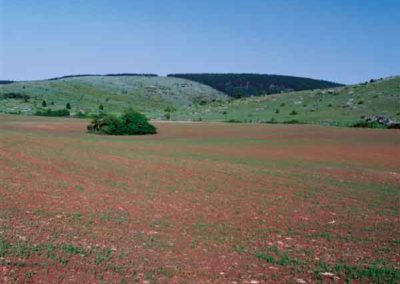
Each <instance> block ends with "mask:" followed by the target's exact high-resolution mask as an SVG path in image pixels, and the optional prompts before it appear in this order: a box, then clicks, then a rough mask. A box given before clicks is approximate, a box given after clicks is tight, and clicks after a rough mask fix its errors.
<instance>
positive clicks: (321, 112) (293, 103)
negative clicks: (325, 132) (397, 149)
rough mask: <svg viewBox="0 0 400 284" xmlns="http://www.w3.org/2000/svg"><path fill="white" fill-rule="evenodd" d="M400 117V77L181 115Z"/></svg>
mask: <svg viewBox="0 0 400 284" xmlns="http://www.w3.org/2000/svg"><path fill="white" fill-rule="evenodd" d="M374 115H382V116H385V117H388V118H391V119H393V120H397V121H398V120H400V77H393V78H388V79H383V80H378V81H374V82H369V83H363V84H359V85H353V86H344V87H338V88H333V89H327V90H313V91H301V92H290V93H282V94H276V95H265V96H260V97H251V98H243V99H239V100H233V101H231V102H229V103H227V104H225V105H218V104H215V103H214V104H212V105H210V106H204V107H202V108H201V109H196V110H194V112H193V113H192V116H188V117H181V119H190V118H193V116H195V119H199V118H201V120H231V121H240V122H288V121H291V120H297V121H299V122H303V123H317V124H327V125H343V126H346V125H351V124H354V123H355V122H357V121H359V120H360V119H361V117H363V116H374Z"/></svg>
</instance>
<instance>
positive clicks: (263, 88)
mask: <svg viewBox="0 0 400 284" xmlns="http://www.w3.org/2000/svg"><path fill="white" fill-rule="evenodd" d="M168 76H169V77H174V78H183V79H188V80H192V81H196V82H199V83H202V84H205V85H208V86H210V87H213V88H214V89H216V90H219V91H221V92H224V93H226V94H227V95H229V96H230V97H233V98H242V97H249V96H262V95H268V94H277V93H281V92H284V91H287V92H289V91H302V90H312V89H324V88H333V87H338V86H343V85H342V84H337V83H333V82H329V81H323V80H315V79H310V78H303V77H295V76H284V75H268V74H248V73H239V74H235V73H227V74H213V73H200V74H170V75H168Z"/></svg>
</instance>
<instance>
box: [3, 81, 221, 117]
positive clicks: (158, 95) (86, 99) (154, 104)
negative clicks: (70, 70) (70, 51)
mask: <svg viewBox="0 0 400 284" xmlns="http://www.w3.org/2000/svg"><path fill="white" fill-rule="evenodd" d="M228 99H229V98H228V96H226V95H225V94H223V93H221V92H218V91H217V90H215V89H213V88H211V87H209V86H206V85H203V84H200V83H197V82H193V81H188V80H185V79H179V78H167V77H154V76H115V75H113V76H78V77H68V78H61V79H56V80H43V81H25V82H15V83H11V84H6V85H1V86H0V112H5V113H20V114H33V113H35V112H36V111H37V110H39V109H41V108H42V102H43V100H45V101H46V105H47V107H48V108H51V109H62V108H64V107H65V106H66V104H67V103H70V105H71V107H72V108H71V112H78V111H82V112H85V113H96V112H98V110H99V106H100V105H102V106H103V107H104V109H105V110H106V111H108V112H120V111H121V110H122V109H124V108H126V107H128V106H131V107H133V108H135V109H136V110H138V111H141V112H144V113H145V114H147V115H148V116H149V117H151V118H159V117H162V116H163V114H164V109H165V108H166V107H174V108H176V109H181V108H186V107H189V106H193V105H195V104H207V103H210V102H212V101H214V102H215V101H218V102H219V103H223V102H226V101H227V100H228Z"/></svg>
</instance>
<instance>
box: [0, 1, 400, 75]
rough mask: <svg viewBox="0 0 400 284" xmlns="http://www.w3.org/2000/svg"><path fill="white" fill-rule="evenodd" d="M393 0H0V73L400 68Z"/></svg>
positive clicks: (398, 11) (397, 7) (385, 71)
mask: <svg viewBox="0 0 400 284" xmlns="http://www.w3.org/2000/svg"><path fill="white" fill-rule="evenodd" d="M399 50H400V1H398V0H381V1H376V0H362V1H361V0H332V1H321V0H302V1H297V0H287V1H284V0H275V1H269V0H202V1H200V0H199V1H197V0H193V1H188V0H168V1H166V0H146V1H144V0H141V1H136V0H113V1H109V0H85V1H83V0H81V1H79V0H59V1H54V0H12V1H9V0H0V79H13V80H32V79H44V78H49V77H56V76H62V75H69V74H83V73H96V74H99V73H123V72H130V73H158V74H161V75H165V74H168V73H189V72H193V73H198V72H250V73H267V74H285V75H295V76H303V77H312V78H317V79H326V80H332V81H336V82H340V83H358V82H361V81H365V80H368V79H370V78H379V77H386V76H390V75H398V74H400V53H399Z"/></svg>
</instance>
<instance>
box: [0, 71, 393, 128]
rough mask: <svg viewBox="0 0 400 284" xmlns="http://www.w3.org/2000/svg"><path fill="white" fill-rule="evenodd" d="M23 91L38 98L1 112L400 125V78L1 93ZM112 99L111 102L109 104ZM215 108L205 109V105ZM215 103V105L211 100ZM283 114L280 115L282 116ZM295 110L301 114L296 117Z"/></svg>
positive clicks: (1, 107) (165, 83)
mask: <svg viewBox="0 0 400 284" xmlns="http://www.w3.org/2000/svg"><path fill="white" fill-rule="evenodd" d="M8 92H17V93H22V94H28V95H30V96H31V97H32V99H31V100H30V101H29V102H26V103H25V102H23V100H16V99H0V112H8V113H18V112H20V113H25V114H31V113H33V112H35V110H36V109H38V108H40V107H41V102H42V100H43V99H45V100H46V101H47V103H48V104H50V102H51V101H54V103H55V105H54V106H50V107H51V108H63V107H65V104H66V103H67V102H70V103H71V105H72V110H73V111H77V110H79V109H81V110H83V111H86V112H97V111H98V107H99V105H100V104H103V105H104V107H105V110H106V111H108V112H114V113H118V112H120V111H121V110H123V109H124V108H126V107H127V106H132V107H134V108H135V109H136V110H138V111H141V112H144V113H145V114H146V115H147V116H149V117H150V118H161V117H162V116H163V114H164V111H163V110H164V108H165V107H166V106H174V107H176V108H177V111H176V112H174V113H172V117H171V118H172V119H173V120H200V119H201V120H205V121H215V120H219V121H222V120H230V119H232V120H238V121H242V122H269V121H271V120H273V121H275V122H286V121H290V120H298V121H300V122H305V123H318V124H329V125H349V124H353V123H355V122H356V121H359V120H360V117H361V116H363V115H365V116H369V115H384V116H387V117H390V118H392V119H394V120H400V114H399V113H400V77H395V78H391V79H385V80H380V81H376V82H373V83H368V84H361V85H354V86H346V87H338V88H335V89H329V90H314V91H301V92H290V93H282V94H277V95H268V96H261V97H250V98H245V99H240V100H230V99H229V98H228V96H226V95H224V94H223V93H221V92H218V91H216V90H215V89H212V88H210V87H208V86H206V85H202V84H199V83H196V82H192V81H187V80H184V79H178V78H166V77H101V76H96V77H81V78H69V79H63V80H56V81H31V82H19V83H13V84H8V85H2V86H0V98H1V97H2V96H1V94H3V93H8ZM107 99H108V101H107ZM201 100H205V101H208V102H209V103H208V104H206V105H200V104H199V101H201ZM213 100H215V101H214V102H212V103H210V102H211V101H213ZM277 110H278V113H277ZM292 111H295V112H296V113H297V114H295V115H290V113H291V112H292Z"/></svg>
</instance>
